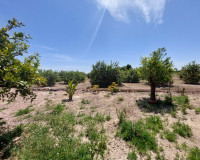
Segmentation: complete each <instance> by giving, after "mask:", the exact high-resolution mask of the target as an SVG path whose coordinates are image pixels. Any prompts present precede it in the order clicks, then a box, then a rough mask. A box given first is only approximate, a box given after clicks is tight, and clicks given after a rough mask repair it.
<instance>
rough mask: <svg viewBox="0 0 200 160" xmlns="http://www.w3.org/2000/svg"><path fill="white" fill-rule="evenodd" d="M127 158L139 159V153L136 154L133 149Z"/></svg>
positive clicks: (129, 159)
mask: <svg viewBox="0 0 200 160" xmlns="http://www.w3.org/2000/svg"><path fill="white" fill-rule="evenodd" d="M127 159H128V160H137V155H136V153H135V151H132V152H131V153H129V154H128V157H127Z"/></svg>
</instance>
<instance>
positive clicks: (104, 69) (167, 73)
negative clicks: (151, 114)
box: [90, 48, 174, 101]
mask: <svg viewBox="0 0 200 160" xmlns="http://www.w3.org/2000/svg"><path fill="white" fill-rule="evenodd" d="M166 55H167V53H166V49H165V48H159V49H158V50H157V51H154V52H153V53H152V54H150V56H149V57H144V58H142V59H141V64H142V66H141V67H140V68H137V69H133V68H132V67H131V65H127V66H124V67H121V68H120V67H119V66H118V63H117V62H114V63H113V62H111V64H110V65H106V64H105V62H103V61H102V62H100V61H99V62H97V63H96V64H95V65H93V66H92V71H91V73H90V79H91V84H92V85H99V86H100V87H108V86H109V85H111V84H112V82H116V83H118V85H121V83H122V82H127V83H137V82H139V79H145V80H147V82H148V84H149V85H150V86H151V98H150V99H151V100H152V101H153V100H155V91H156V87H158V86H160V85H169V84H171V83H172V82H173V81H172V74H173V72H174V65H173V63H172V61H170V58H169V57H167V58H165V56H166ZM164 58H165V59H164Z"/></svg>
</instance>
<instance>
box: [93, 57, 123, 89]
mask: <svg viewBox="0 0 200 160" xmlns="http://www.w3.org/2000/svg"><path fill="white" fill-rule="evenodd" d="M90 82H91V84H92V85H99V87H101V88H107V87H108V86H109V85H111V84H112V82H117V83H118V84H119V85H121V82H122V81H121V78H120V71H119V66H118V62H114V63H113V62H111V64H110V65H107V64H106V63H105V62H104V61H99V62H97V63H96V64H95V65H93V66H92V71H91V73H90Z"/></svg>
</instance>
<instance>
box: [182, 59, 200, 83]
mask: <svg viewBox="0 0 200 160" xmlns="http://www.w3.org/2000/svg"><path fill="white" fill-rule="evenodd" d="M180 77H181V78H182V79H183V80H184V82H185V83H189V84H198V83H199V81H200V64H197V63H196V62H195V61H192V62H191V63H189V64H188V65H186V66H184V67H182V69H181V72H180Z"/></svg>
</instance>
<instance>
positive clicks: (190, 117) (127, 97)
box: [0, 77, 200, 160]
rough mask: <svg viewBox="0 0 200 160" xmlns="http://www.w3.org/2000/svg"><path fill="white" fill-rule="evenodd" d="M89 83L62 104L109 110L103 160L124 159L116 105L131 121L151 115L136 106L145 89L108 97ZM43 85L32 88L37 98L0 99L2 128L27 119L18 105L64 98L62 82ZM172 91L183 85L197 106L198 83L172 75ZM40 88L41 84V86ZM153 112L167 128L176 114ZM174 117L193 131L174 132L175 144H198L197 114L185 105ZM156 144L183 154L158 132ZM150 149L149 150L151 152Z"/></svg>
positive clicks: (141, 85) (171, 155) (127, 149)
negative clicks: (18, 114) (186, 134)
mask: <svg viewBox="0 0 200 160" xmlns="http://www.w3.org/2000/svg"><path fill="white" fill-rule="evenodd" d="M89 87H90V83H89V81H88V80H87V81H86V82H85V83H81V84H79V85H78V90H77V91H76V94H75V95H74V97H73V101H72V102H65V104H66V106H69V110H71V111H73V112H74V113H75V114H78V113H85V114H89V113H92V112H91V107H92V106H95V107H96V108H95V111H94V112H93V114H96V113H97V112H99V113H103V114H106V115H107V114H110V116H111V120H110V121H108V122H105V124H104V127H105V129H106V135H107V136H108V143H107V145H108V149H107V151H106V153H105V159H107V160H111V159H112V160H124V159H127V155H128V153H129V152H131V150H132V149H131V147H130V146H129V144H128V143H126V142H125V141H123V140H122V139H120V138H117V137H115V135H116V130H117V127H118V118H117V114H116V110H117V109H126V112H127V118H128V119H129V120H132V121H136V120H138V119H140V118H145V117H146V116H148V115H154V114H155V113H153V112H149V113H147V112H145V111H144V110H142V109H141V108H140V107H138V105H137V103H136V101H137V100H139V99H141V98H148V97H149V92H144V91H143V92H139V91H138V92H130V93H129V92H118V93H117V94H114V95H111V96H110V97H105V95H107V94H108V93H109V92H107V91H100V92H99V93H93V92H90V91H89V90H88V88H89ZM52 88H53V89H60V90H58V91H53V92H52V91H48V90H49V89H52ZM52 88H47V87H46V88H45V90H42V91H38V90H35V93H36V94H37V98H36V99H35V100H34V101H33V103H32V104H31V102H30V101H23V99H22V98H21V97H17V99H16V100H15V101H14V102H12V103H7V102H0V109H2V108H6V109H4V110H2V111H0V117H1V118H3V120H4V121H5V122H6V124H5V126H4V127H6V128H10V129H12V128H14V127H15V126H16V125H18V124H20V123H27V122H29V121H30V119H28V118H27V119H24V118H19V117H15V113H16V112H17V111H18V110H19V109H24V108H26V107H27V106H29V105H33V108H34V111H33V112H32V114H34V113H35V112H36V111H37V110H40V109H41V108H43V107H44V106H45V103H46V101H47V100H52V101H53V103H61V102H62V101H63V100H67V95H66V92H65V91H64V89H65V85H63V84H61V83H59V84H56V86H55V87H52ZM120 88H122V89H146V90H149V86H147V85H146V84H145V82H141V83H139V84H124V85H123V87H120ZM172 88H173V89H172V91H173V95H179V94H180V93H177V91H178V90H182V88H186V92H187V94H188V96H189V98H190V102H191V105H192V106H194V107H200V85H188V84H184V83H183V82H181V81H180V80H179V79H177V78H176V77H175V79H174V87H172ZM43 89H44V88H43ZM165 90H166V89H165V88H160V89H159V92H158V96H161V95H166V93H165ZM119 97H123V98H124V101H122V102H119V101H118V98H119ZM83 98H84V99H87V100H89V101H90V102H91V103H90V104H85V105H84V108H82V109H81V106H82V105H83V104H81V100H82V99H83ZM157 115H159V116H161V118H162V120H163V121H165V122H166V124H165V125H166V126H167V128H169V129H170V128H171V125H172V123H173V122H175V121H177V119H178V118H173V117H172V116H171V115H170V114H169V113H165V114H162V115H161V113H158V114H157ZM178 117H179V118H180V119H181V121H182V122H184V123H186V124H188V125H189V126H190V127H191V129H192V132H193V136H192V137H191V138H186V139H185V138H182V137H180V136H178V145H181V144H182V143H183V142H186V143H187V145H188V146H189V147H194V146H197V147H199V148H200V143H199V142H200V124H199V122H200V115H197V114H196V113H195V111H194V110H189V109H187V114H186V115H183V114H182V113H181V112H180V111H179V112H178ZM157 140H158V144H159V146H162V147H163V148H164V154H165V157H166V159H169V160H171V159H174V158H175V155H176V153H179V155H186V153H185V152H184V151H183V150H180V149H178V147H177V145H176V144H175V143H170V142H168V141H167V140H166V139H161V138H160V136H158V137H157ZM153 154H154V153H152V155H153ZM138 159H143V158H142V157H138Z"/></svg>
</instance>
